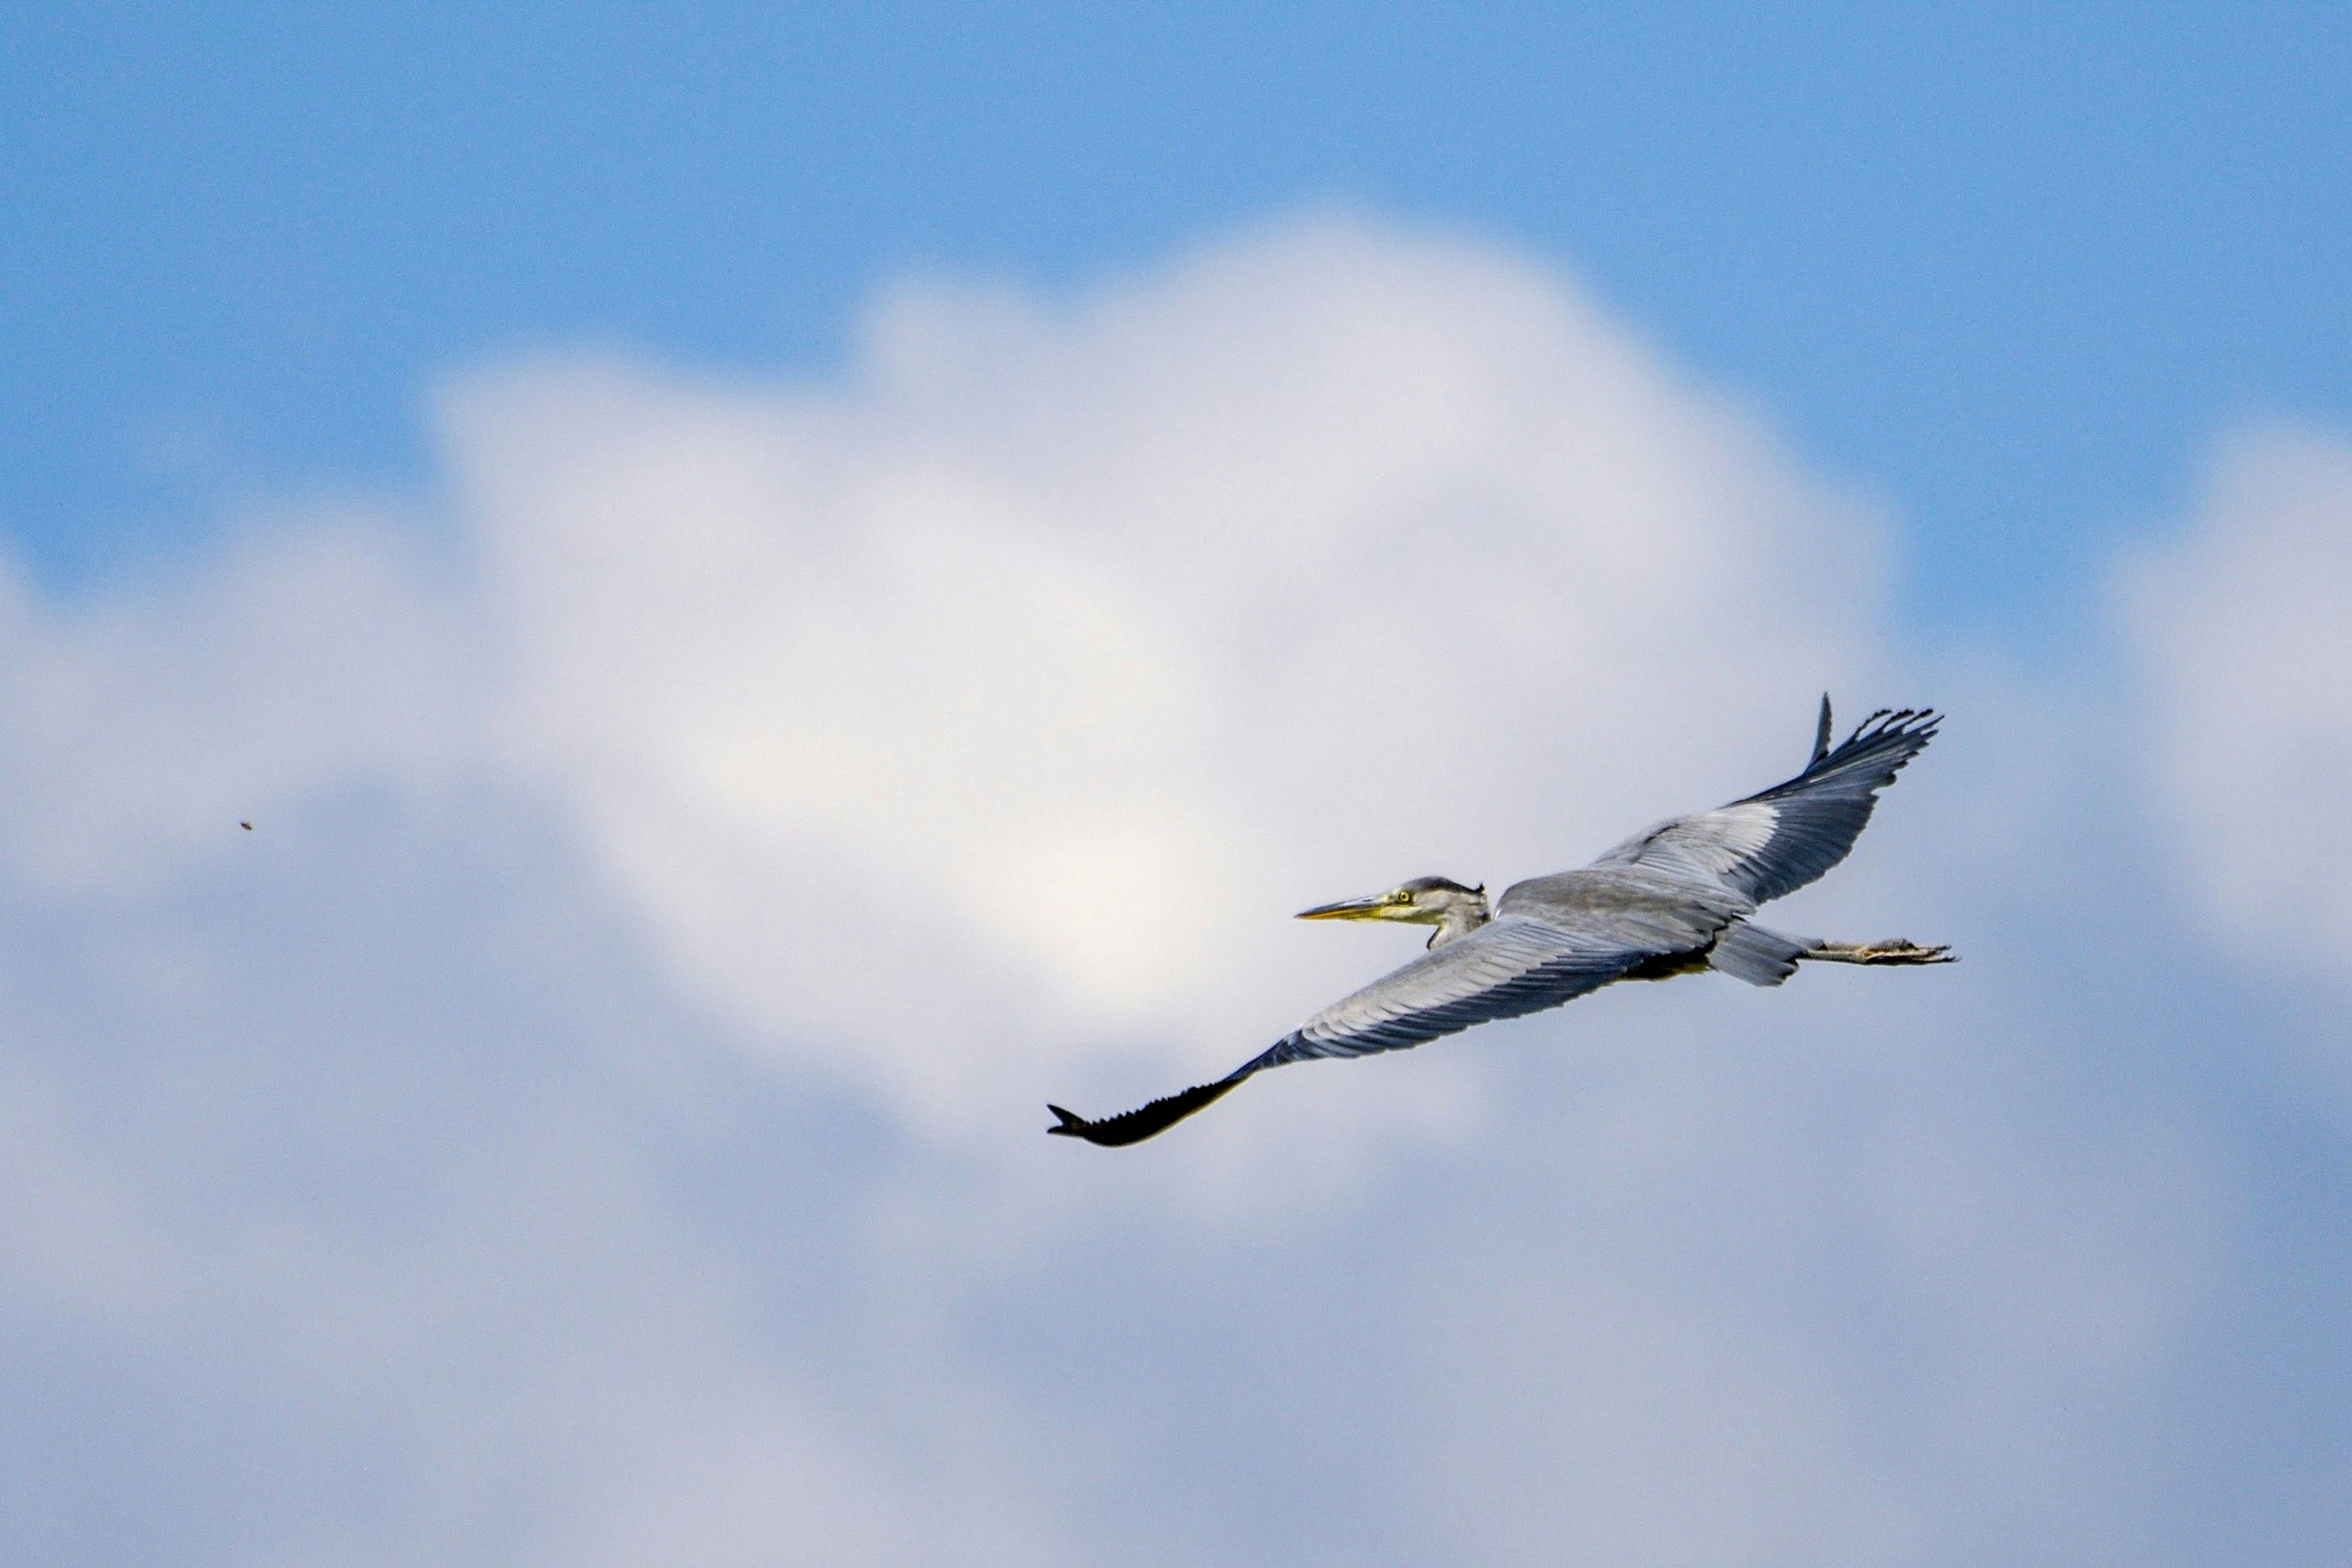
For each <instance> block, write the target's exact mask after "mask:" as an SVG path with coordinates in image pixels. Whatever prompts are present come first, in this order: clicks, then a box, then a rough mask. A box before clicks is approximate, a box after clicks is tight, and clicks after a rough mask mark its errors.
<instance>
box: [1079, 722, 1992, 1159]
mask: <svg viewBox="0 0 2352 1568" xmlns="http://www.w3.org/2000/svg"><path fill="white" fill-rule="evenodd" d="M1937 723H1938V719H1937V715H1936V714H1934V713H1933V712H1930V711H1927V710H1910V709H1903V710H1880V711H1878V712H1876V713H1874V714H1872V715H1871V716H1870V717H1869V718H1868V719H1866V720H1864V721H1863V722H1862V724H1861V725H1860V726H1858V727H1857V728H1856V729H1855V730H1854V731H1853V734H1852V735H1850V736H1848V737H1847V738H1846V740H1845V741H1844V742H1843V744H1840V745H1837V746H1834V747H1832V745H1831V744H1830V743H1829V742H1830V737H1831V734H1832V731H1831V728H1830V702H1829V699H1828V697H1827V696H1824V697H1823V698H1822V712H1821V721H1820V725H1819V727H1818V729H1817V731H1816V733H1815V738H1814V743H1813V750H1812V755H1811V759H1810V760H1809V761H1808V762H1807V763H1806V765H1805V769H1804V771H1803V772H1802V773H1799V774H1798V775H1797V776H1796V777H1794V778H1792V779H1790V780H1789V781H1788V782H1787V783H1785V784H1776V785H1774V786H1773V787H1772V788H1770V789H1768V790H1764V791H1762V792H1760V793H1759V794H1756V795H1748V796H1747V797H1745V798H1743V799H1740V800H1737V801H1733V802H1732V803H1731V804H1729V805H1724V806H1719V807H1717V809H1715V810H1713V811H1702V812H1694V813H1692V814H1690V815H1689V816H1676V817H1670V818H1668V819H1667V820H1666V821H1664V822H1661V823H1659V824H1657V825H1656V826H1653V827H1650V828H1647V829H1645V830H1643V832H1641V833H1638V834H1635V835H1634V836H1633V837H1631V838H1628V839H1626V840H1625V841H1624V842H1623V843H1622V844H1619V845H1617V846H1616V847H1613V848H1612V849H1610V850H1609V851H1608V852H1607V853H1606V854H1604V855H1602V856H1601V858H1599V859H1597V860H1595V861H1594V862H1593V863H1592V864H1591V865H1590V866H1588V867H1585V868H1582V869H1580V870H1574V871H1560V872H1556V873H1554V874H1552V875H1550V876H1547V877H1536V878H1532V879H1528V880H1527V881H1524V882H1519V883H1517V884H1514V885H1513V886H1512V887H1510V888H1509V889H1506V890H1505V891H1504V893H1503V896H1502V898H1501V899H1500V900H1497V901H1496V903H1495V904H1494V906H1493V907H1492V909H1491V910H1490V909H1489V908H1488V906H1487V903H1486V895H1485V891H1484V889H1483V888H1465V887H1464V886H1463V885H1462V884H1461V883H1459V882H1454V881H1451V880H1449V879H1445V878H1442V877H1424V878H1419V879H1415V880H1414V881H1412V882H1408V883H1405V884H1403V885H1402V886H1401V887H1399V888H1397V889H1392V890H1391V891H1390V892H1388V893H1385V894H1381V895H1378V896H1376V897H1374V898H1370V899H1359V900H1348V901H1346V902H1343V903H1339V904H1327V905H1323V906H1321V907H1320V908H1318V909H1314V910H1307V911H1306V913H1305V914H1304V915H1303V916H1302V917H1301V918H1303V919H1314V920H1323V919H1349V920H1387V921H1411V922H1413V923H1418V924H1425V925H1432V926H1435V927H1436V928H1437V930H1436V931H1434V932H1433V934H1432V936H1431V938H1430V951H1428V952H1425V953H1423V954H1422V955H1421V956H1420V957H1417V958H1415V959H1413V960H1412V962H1411V963H1406V964H1404V965H1403V966H1402V968H1399V969H1397V970H1394V971H1392V972H1391V973H1389V974H1387V975H1384V976H1383V977H1381V979H1379V980H1377V981H1375V982H1373V983H1372V984H1370V985H1367V986H1365V987H1364V988H1363V989H1362V990H1360V991H1358V992H1356V993H1354V994H1351V995H1349V996H1346V997H1343V998H1342V999H1340V1000H1339V1001H1338V1002H1335V1003H1333V1004H1332V1005H1330V1006H1328V1007H1326V1008H1324V1009H1323V1010H1322V1011H1321V1012H1319V1013H1317V1014H1316V1015H1315V1016H1313V1017H1311V1018H1309V1019H1307V1022H1305V1023H1304V1024H1301V1025H1300V1026H1298V1027H1297V1028H1296V1029H1294V1030H1292V1031H1291V1032H1290V1033H1289V1034H1287V1035H1286V1036H1284V1037H1282V1038H1281V1039H1279V1040H1277V1041H1276V1042H1275V1043H1274V1045H1273V1046H1271V1047H1268V1048H1267V1049H1266V1050H1265V1051H1264V1052H1262V1053H1260V1054H1259V1055H1258V1056H1256V1057H1254V1058H1251V1059H1250V1060H1249V1061H1246V1062H1244V1063H1243V1064H1242V1065H1241V1066H1240V1067H1239V1068H1235V1069H1234V1071H1233V1072H1231V1073H1229V1074H1227V1075H1226V1076H1225V1077H1224V1078H1223V1079H1218V1080H1217V1081H1216V1082H1214V1083H1209V1084H1202V1085H1201V1086H1199V1087H1197V1088H1194V1089H1186V1090H1184V1091H1183V1092H1181V1094H1175V1095H1171V1096H1169V1097H1168V1098H1167V1099H1165V1100H1153V1101H1152V1102H1151V1103H1150V1104H1149V1105H1146V1106H1144V1107H1142V1108H1140V1109H1139V1110H1131V1111H1129V1112H1127V1113H1126V1114H1125V1115H1123V1116H1114V1117H1108V1118H1105V1119H1104V1120H1102V1121H1088V1120H1087V1119H1086V1118H1085V1117H1082V1116H1078V1115H1076V1114H1074V1113H1073V1112H1071V1111H1067V1110H1063V1109H1062V1108H1061V1107H1059V1106H1049V1107H1048V1108H1047V1109H1049V1110H1052V1111H1053V1112H1054V1114H1055V1117H1056V1118H1057V1119H1058V1122H1059V1124H1058V1125H1056V1126H1054V1127H1050V1128H1048V1129H1046V1131H1049V1132H1055V1133H1059V1134H1062V1135H1064V1136H1067V1137H1075V1138H1083V1139H1085V1140H1087V1142H1093V1143H1102V1144H1109V1145H1118V1144H1126V1143H1133V1142H1140V1141H1141V1140H1143V1139H1145V1138H1149V1137H1150V1136H1152V1135H1153V1134H1154V1133H1157V1132H1160V1131H1164V1130H1165V1129H1167V1128H1168V1127H1170V1126H1172V1125H1173V1124H1174V1123H1176V1122H1177V1121H1181V1120H1182V1119H1183V1118H1185V1117H1187V1116H1190V1115H1192V1113H1193V1112H1195V1111H1197V1110H1201V1109H1202V1107H1204V1106H1206V1105H1208V1104H1210V1103H1212V1102H1213V1101H1214V1100H1218V1099H1220V1098H1222V1097H1223V1095H1225V1094H1227V1093H1229V1092H1231V1091H1232V1090H1233V1089H1236V1088H1238V1087H1239V1086H1240V1085H1241V1084H1242V1083H1243V1082H1244V1080H1245V1079H1248V1078H1249V1077H1250V1076H1251V1075H1252V1074H1255V1073H1258V1072H1262V1071H1264V1070H1265V1069H1266V1068H1273V1067H1280V1066H1282V1065H1283V1064H1285V1063H1286V1062H1295V1061H1305V1060H1308V1059H1311V1058H1322V1057H1357V1056H1370V1055H1372V1054H1374V1053H1376V1052H1381V1051H1393V1050H1402V1049H1405V1048H1407V1047H1412V1046H1417V1045H1420V1044H1421V1043H1423V1041H1426V1040H1433V1039H1437V1038H1439V1037H1443V1036H1445V1035H1451V1034H1455V1033H1458V1032H1459V1031H1461V1030H1464V1029H1466V1028H1469V1027H1471V1026H1474V1025H1477V1024H1484V1023H1487V1022H1490V1021H1492V1020H1494V1019H1497V1018H1515V1017H1518V1016H1522V1015H1524V1014H1528V1013H1535V1012H1540V1011H1542V1010H1543V1009H1545V1008H1548V1007H1557V1006H1559V1005H1560V1004H1561V1003H1563V1002H1568V1001H1570V1000H1573V999H1574V998H1576V997H1578V996H1581V995H1583V994H1585V993H1587V992H1589V991H1594V990H1598V989H1599V988H1600V987H1601V986H1603V985H1607V984H1611V983H1612V982H1614V981H1618V980H1629V979H1634V980H1639V979H1666V978H1670V977H1672V976H1674V975H1676V974H1684V973H1695V972H1696V971H1699V970H1703V969H1715V970H1718V971H1720V972H1722V973H1726V974H1729V975H1731V976H1733V977H1734V978H1736V979H1739V980H1744V981H1746V982H1747V983H1748V984H1751V985H1778V984H1780V983H1781V982H1782V981H1783V980H1786V979H1787V978H1788V977H1789V976H1790V974H1792V973H1795V972H1796V968H1797V965H1798V963H1800V962H1801V961H1804V960H1807V959H1819V960H1823V961H1828V962H1834V963H1869V964H1921V963H1944V962H1948V960H1949V958H1950V954H1949V953H1948V952H1947V951H1946V950H1945V949H1943V948H1940V947H1920V946H1917V945H1916V944H1914V943H1911V942H1880V943H1874V944H1866V945H1858V944H1853V943H1840V942H1821V941H1817V940H1814V939H1811V938H1806V937H1794V936H1789V935H1785V934H1783V933H1781V932H1779V931H1770V930H1769V929H1767V928H1765V927H1762V926H1759V925H1756V924H1754V923H1753V922H1752V921H1750V919H1749V917H1750V916H1751V915H1753V914H1754V913H1755V912H1756V909H1757V906H1758V905H1759V904H1762V903H1765V902H1768V901H1769V900H1773V899H1777V898H1780V897H1782V896H1783V895H1785V894H1787V893H1790V892H1793V891H1794V890H1796V889H1799V888H1801V887H1803V886H1805V885H1806V884H1807V883H1809V882H1811V881H1814V880H1815V879H1818V878H1820V877H1821V876H1822V873H1824V872H1825V871H1827V870H1829V868H1831V867H1832V866H1834V865H1836V864H1837V863H1838V862H1839V861H1840V860H1843V859H1844V858H1845V857H1846V855H1847V853H1848V852H1849V851H1850V850H1851V849H1852V848H1853V844H1854V840H1855V839H1856V838H1857V837H1860V836H1861V833H1862V830H1863V828H1864V826H1866V825H1867V824H1868V823H1869V821H1870V814H1871V811H1872V808H1873V807H1874V805H1875V804H1876V800H1877V792H1878V791H1879V790H1881V789H1884V788H1885V786H1886V785H1887V784H1891V783H1893V782H1894V779H1895V773H1897V772H1899V771H1900V770H1901V769H1902V767H1903V765H1904V764H1905V763H1907V762H1909V761H1910V760H1911V759H1912V758H1913V757H1915V756H1916V755H1917V754H1918V753H1919V752H1920V750H1921V749H1922V748H1924V747H1925V746H1926V745H1927V742H1928V741H1929V740H1931V739H1932V738H1933V737H1934V736H1935V733H1936V727H1937Z"/></svg>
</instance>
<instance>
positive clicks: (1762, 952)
mask: <svg viewBox="0 0 2352 1568" xmlns="http://www.w3.org/2000/svg"><path fill="white" fill-rule="evenodd" d="M1821 945H1822V944H1821V942H1820V940H1819V939H1818V938H1815V937H1810V936H1788V935H1785V934H1783V933H1782V932H1780V931H1774V930H1772V929H1771V928H1770V927H1769V926H1759V925H1757V924H1756V923H1754V922H1753V921H1736V922H1735V923H1734V924H1733V925H1732V926H1731V928H1730V929H1729V930H1728V931H1725V932H1724V933H1723V934H1722V935H1721V936H1720V937H1717V939H1716V943H1715V946H1713V947H1712V948H1710V949H1708V950H1707V955H1706V965H1707V967H1708V968H1709V969H1718V970H1721V971H1722V972H1723V973H1726V974H1728V975H1730V976H1731V977H1732V978H1733V979H1734V980H1745V981H1746V982H1748V984H1750V985H1778V984H1780V982H1782V981H1783V980H1786V979H1788V978H1789V976H1790V975H1791V974H1794V973H1797V960H1799V959H1801V958H1802V957H1804V956H1805V955H1806V954H1807V953H1809V952H1812V951H1813V950H1814V949H1816V948H1818V947H1820V946H1821Z"/></svg>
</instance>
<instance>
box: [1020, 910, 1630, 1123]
mask: <svg viewBox="0 0 2352 1568" xmlns="http://www.w3.org/2000/svg"><path fill="white" fill-rule="evenodd" d="M1660 952H1661V949H1660V947H1659V945H1658V943H1657V942H1655V941H1654V940H1644V939H1643V938H1640V937H1628V936H1627V935H1625V934H1622V933H1620V932H1615V931H1611V930H1610V929H1609V928H1608V926H1607V924H1606V922H1603V921H1585V922H1580V923H1579V925H1578V926H1577V927H1575V928H1570V927H1564V926H1559V925H1554V924H1552V923H1551V922H1549V921H1539V920H1534V919H1531V918H1529V917H1528V916H1525V915H1503V916H1501V917H1499V918H1497V919H1496V920H1493V921H1488V922H1487V923H1486V924H1485V925H1483V926H1480V927H1479V928H1478V929H1477V930H1476V931H1472V932H1471V933H1470V934H1469V935H1467V936H1465V937H1463V938H1461V939H1460V940H1458V941H1455V942H1448V943H1446V944H1445V945H1444V947H1440V948H1435V949H1433V950H1431V951H1430V952H1424V953H1423V954H1422V955H1421V956H1420V957H1418V958H1416V959H1414V960H1413V961H1412V963H1408V964H1406V965H1404V966H1403V967H1402V969H1398V970H1395V971H1393V972H1391V973H1389V974H1387V975H1385V976H1383V977H1382V978H1381V979H1379V980H1376V981H1374V982H1372V984H1370V985H1367V986H1365V987H1364V988H1363V989H1362V990H1361V991H1359V992H1357V993H1356V994H1354V995H1352V996H1348V997H1345V998H1342V999H1341V1000H1339V1001H1338V1002H1335V1003H1333V1004H1332V1005H1330V1006H1328V1007H1326V1008H1324V1009H1323V1010H1322V1011H1321V1012H1319V1013H1318V1014H1316V1015H1315V1016H1313V1017H1312V1018H1309V1019H1307V1022H1306V1023H1304V1024H1301V1025H1300V1026H1298V1027H1297V1028H1296V1029H1294V1030H1292V1031H1291V1032H1290V1033H1289V1034H1287V1035H1285V1036H1284V1037H1282V1038H1281V1039H1279V1040H1277V1041H1276V1042H1275V1043H1274V1045H1273V1046H1271V1047H1268V1048H1267V1049H1266V1050H1265V1051H1263V1052H1261V1053H1259V1054H1258V1055H1257V1056H1255V1057H1253V1058H1251V1059H1250V1060H1248V1061H1246V1062H1244V1063H1243V1064H1242V1065H1241V1066H1240V1067H1238V1068H1234V1070H1233V1071H1232V1072H1231V1073H1229V1074H1227V1075H1226V1076H1225V1077H1223V1078H1222V1079H1218V1080H1217V1081H1216V1082H1214V1083H1206V1084H1202V1085H1200V1086H1198V1087H1197V1088H1193V1089H1185V1090H1183V1091H1182V1092H1181V1093H1178V1094H1171V1095H1170V1096H1168V1097H1167V1098H1166V1099H1164V1100H1153V1101H1152V1102H1151V1103H1150V1104H1149V1105H1146V1106H1143V1107H1142V1108H1140V1109H1139V1110H1130V1111H1129V1112H1127V1113H1126V1114H1125V1115H1123V1116H1111V1117H1106V1118H1104V1119H1103V1120H1102V1121H1087V1119H1086V1118H1085V1117H1083V1116H1079V1115H1076V1114H1075V1113H1074V1112H1071V1111H1067V1110H1063V1109H1062V1108H1061V1107H1060V1106H1058V1105H1055V1106H1048V1107H1047V1108H1046V1109H1047V1110H1051V1111H1053V1113H1054V1114H1055V1116H1056V1117H1058V1118H1059V1119H1060V1125H1058V1126H1055V1127H1049V1128H1047V1129H1046V1131H1049V1132H1058V1133H1061V1134H1063V1135H1064V1136H1066V1137H1071V1138H1083V1139H1085V1140H1087V1142H1090V1143H1108V1144H1124V1143H1138V1142H1142V1141H1143V1140H1144V1139H1146V1138H1149V1137H1150V1136H1151V1135H1152V1134H1153V1133H1155V1132H1160V1131H1165V1130H1166V1129H1168V1128H1170V1127H1172V1126H1174V1125H1175V1124H1176V1123H1177V1122H1179V1121H1182V1120H1183V1119H1184V1118H1186V1117H1187V1116H1190V1115H1192V1113H1193V1112H1194V1111H1196V1110H1201V1109H1202V1108H1203V1107H1205V1106H1207V1105H1210V1104H1212V1103H1213V1102H1214V1101H1216V1100H1219V1099H1222V1098H1223V1096H1224V1095H1226V1094H1228V1093H1230V1092H1231V1091H1232V1090H1234V1089H1237V1088H1239V1087H1240V1085H1241V1083H1242V1080H1243V1079H1246V1078H1248V1077H1249V1076H1250V1075H1251V1074H1252V1073H1255V1072H1259V1071H1262V1070H1263V1069H1265V1068H1271V1067H1280V1066H1281V1065H1282V1064H1283V1063H1285V1062H1295V1061H1303V1060H1306V1059H1307V1058H1314V1057H1360V1056H1369V1055H1370V1054H1371V1053H1373V1052H1375V1051H1395V1050H1402V1049H1404V1048H1405V1047H1408V1046H1417V1045H1419V1044H1421V1043H1422V1042H1423V1040H1433V1039H1436V1038H1437V1037H1439V1036H1441V1035H1451V1034H1454V1033H1457V1032H1459V1031H1460V1030H1463V1029H1466V1028H1469V1027H1470V1026H1472V1025H1474V1024H1484V1023H1486V1022H1487V1021H1488V1020H1490V1019H1495V1018H1516V1017H1517V1016H1520V1015H1521V1014H1523V1013H1535V1012H1540V1011H1541V1010H1542V1009H1544V1008H1546V1007H1557V1006H1559V1005H1560V1004H1561V1003H1563V1002H1566V1001H1568V1000H1570V998H1572V997H1577V996H1581V995H1583V994H1585V993H1586V992H1588V991H1592V990H1597V989H1598V988H1600V987H1601V986H1603V985H1606V984H1609V983H1610V982H1611V981H1612V980H1614V979H1616V978H1618V977H1619V976H1620V975H1622V974H1623V973H1625V972H1626V971H1627V970H1629V969H1631V968H1633V966H1634V965H1635V964H1637V963H1641V962H1642V961H1643V959H1645V958H1654V957H1657V956H1659V955H1660Z"/></svg>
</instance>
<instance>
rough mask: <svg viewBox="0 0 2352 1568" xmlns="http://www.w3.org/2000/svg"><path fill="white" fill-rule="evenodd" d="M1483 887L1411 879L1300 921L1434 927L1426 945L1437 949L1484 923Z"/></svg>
mask: <svg viewBox="0 0 2352 1568" xmlns="http://www.w3.org/2000/svg"><path fill="white" fill-rule="evenodd" d="M1487 914H1488V910H1487V909H1486V884H1485V883H1483V882H1482V883H1480V884H1479V885H1478V886H1477V887H1475V888H1465V887H1464V886H1463V885H1462V884H1461V883H1459V882H1456V881H1454V880H1453V879H1450V878H1446V877H1415V878H1414V879H1412V881H1410V882H1406V883H1403V884H1402V885H1400V886H1398V887H1394V888H1391V889H1389V890H1388V891H1387V892H1385V893H1375V894H1373V895H1372V896H1371V897H1370V898H1369V899H1347V900H1342V901H1340V902H1339V903H1336V904H1318V905H1317V906H1316V907H1315V908H1314V909H1311V910H1300V911H1299V913H1298V918H1299V919H1300V920H1303V921H1404V922H1405V923H1406V924H1408V925H1424V926H1435V927H1436V928H1437V929H1436V930H1435V931H1432V932H1431V933H1430V936H1429V945H1430V946H1432V947H1439V946H1442V945H1444V943H1446V942H1452V941H1453V940H1454V938H1455V937H1457V936H1465V935H1467V934H1468V933H1469V932H1471V931H1476V930H1477V929H1478V928H1479V927H1480V926H1482V925H1485V924H1486V919H1487Z"/></svg>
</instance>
